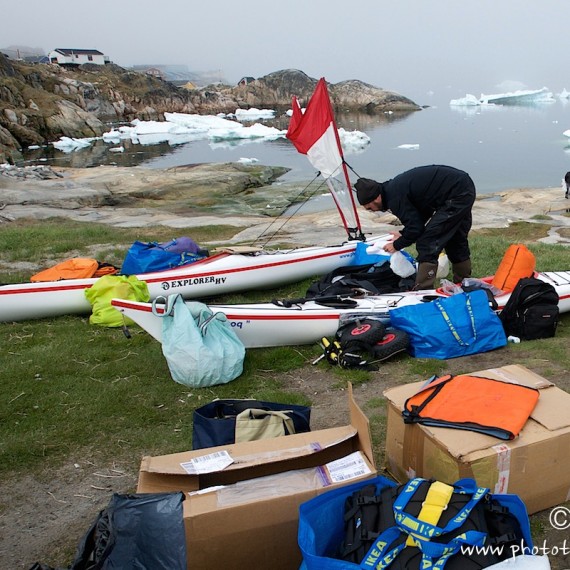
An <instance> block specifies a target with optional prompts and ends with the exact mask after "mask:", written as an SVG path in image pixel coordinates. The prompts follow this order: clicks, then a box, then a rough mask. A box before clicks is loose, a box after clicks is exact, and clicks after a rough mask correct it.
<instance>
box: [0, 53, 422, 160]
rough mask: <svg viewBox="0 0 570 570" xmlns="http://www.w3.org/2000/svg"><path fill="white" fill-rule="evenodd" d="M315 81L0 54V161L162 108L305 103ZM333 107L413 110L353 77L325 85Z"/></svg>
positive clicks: (154, 116)
mask: <svg viewBox="0 0 570 570" xmlns="http://www.w3.org/2000/svg"><path fill="white" fill-rule="evenodd" d="M316 83H317V80H316V79H313V78H311V77H309V76H308V75H306V74H305V73H303V72H302V71H299V70H296V69H287V70H282V71H277V72H275V73H271V74H269V75H266V76H264V77H260V78H258V79H256V80H254V81H252V82H251V83H249V84H248V85H245V86H236V87H230V86H223V85H212V86H208V87H204V88H201V89H195V90H190V91H188V90H185V89H182V88H178V87H176V86H174V85H172V84H170V83H167V82H165V81H162V80H160V79H157V78H155V77H151V76H149V75H145V74H141V73H137V72H134V71H130V70H126V69H123V68H122V67H119V66H117V65H113V64H110V65H105V66H100V65H92V64H89V65H82V66H80V67H79V68H76V69H65V68H62V67H60V66H58V65H50V64H27V63H23V62H16V61H12V60H8V59H7V58H6V57H4V56H3V55H2V54H1V53H0V163H2V162H13V163H17V162H18V161H19V160H20V159H21V154H20V150H21V149H22V148H27V147H28V146H31V145H36V144H46V143H48V142H52V141H54V140H58V139H59V138H60V137H61V136H68V137H77V138H81V137H95V136H100V135H101V134H103V132H105V131H106V130H108V126H107V125H106V123H109V122H113V121H131V120H133V119H135V118H138V119H142V120H161V119H163V117H164V113H165V112H178V113H200V114H215V113H220V112H224V113H233V112H234V111H235V110H236V109H237V108H245V109H247V108H250V107H257V108H268V107H269V108H274V109H276V110H285V109H288V108H290V105H291V97H292V95H293V94H294V95H297V97H298V98H299V100H300V101H301V102H302V103H306V102H307V101H308V99H309V97H310V95H311V93H312V92H313V90H314V87H315V85H316ZM329 88H330V93H331V99H332V102H333V104H334V105H335V106H339V107H342V109H343V110H346V109H348V110H355V111H356V110H358V111H365V112H368V113H376V112H382V111H406V112H409V111H415V110H419V108H420V107H419V106H418V105H416V104H415V103H414V102H413V101H411V100H410V99H407V98H406V97H403V96H401V95H399V94H397V93H393V92H390V91H385V90H384V89H380V88H378V87H374V86H372V85H369V84H367V83H363V82H361V81H357V80H351V81H343V82H341V83H337V84H331V85H330V86H329Z"/></svg>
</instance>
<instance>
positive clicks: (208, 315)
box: [152, 295, 245, 388]
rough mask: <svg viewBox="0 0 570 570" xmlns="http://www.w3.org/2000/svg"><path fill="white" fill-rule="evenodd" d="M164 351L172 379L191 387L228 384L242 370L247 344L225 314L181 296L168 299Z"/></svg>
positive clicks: (154, 310) (165, 315)
mask: <svg viewBox="0 0 570 570" xmlns="http://www.w3.org/2000/svg"><path fill="white" fill-rule="evenodd" d="M152 309H153V313H154V314H155V315H157V316H160V317H162V318H163V322H162V353H163V355H164V357H165V358H166V362H167V364H168V368H169V370H170V375H171V376H172V379H173V380H174V381H176V382H178V383H179V384H184V385H186V386H190V387H192V388H203V387H205V386H214V385H216V384H226V383H227V382H230V381H231V380H235V379H236V378H237V377H238V376H240V375H241V373H242V372H243V361H244V359H245V347H244V345H243V343H242V341H241V340H240V339H239V338H238V336H237V335H236V333H235V332H234V331H233V330H232V328H231V327H230V324H229V323H228V320H227V318H226V315H224V314H223V313H214V312H212V310H211V309H210V308H209V307H208V306H207V305H204V304H203V303H200V302H198V301H189V302H188V303H185V302H184V299H183V298H182V296H181V295H170V296H169V297H168V298H167V302H166V307H165V310H164V312H163V313H159V312H158V311H157V310H156V299H155V300H154V301H153V304H152Z"/></svg>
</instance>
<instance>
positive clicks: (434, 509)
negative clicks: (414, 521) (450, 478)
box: [406, 481, 453, 546]
mask: <svg viewBox="0 0 570 570" xmlns="http://www.w3.org/2000/svg"><path fill="white" fill-rule="evenodd" d="M452 495H453V487H452V486H451V485H446V484H445V483H442V482H441V481H434V482H433V483H432V484H431V485H430V487H429V491H428V493H427V495H426V498H425V499H424V502H423V503H422V509H421V511H420V513H419V515H418V519H419V520H420V521H422V522H426V523H430V524H434V525H435V524H437V523H438V522H439V519H440V517H441V513H443V511H444V510H445V509H447V505H448V504H449V500H450V499H451V496H452ZM406 546H419V544H418V542H417V540H416V539H415V538H414V537H413V536H412V535H410V536H408V539H407V540H406Z"/></svg>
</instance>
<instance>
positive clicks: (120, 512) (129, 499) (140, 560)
mask: <svg viewBox="0 0 570 570" xmlns="http://www.w3.org/2000/svg"><path fill="white" fill-rule="evenodd" d="M183 500H184V493H141V494H127V495H120V494H118V493H115V494H114V495H113V497H112V498H111V501H110V502H109V505H108V506H107V507H106V508H105V509H103V510H102V511H101V512H100V513H99V516H98V517H97V519H96V520H95V521H94V522H93V524H92V526H91V528H90V529H89V530H88V531H87V533H86V534H85V535H84V536H83V538H82V539H81V541H80V543H79V546H78V547H77V551H76V553H75V559H74V560H73V563H72V564H71V566H70V567H69V569H68V570H111V569H113V570H116V569H118V568H121V569H122V570H127V569H131V568H132V569H135V568H149V569H151V568H152V570H185V569H186V539H185V534H184V522H183V515H182V501H183ZM30 570H51V569H49V567H46V566H45V565H43V564H39V563H36V564H34V565H33V566H32V567H31V568H30Z"/></svg>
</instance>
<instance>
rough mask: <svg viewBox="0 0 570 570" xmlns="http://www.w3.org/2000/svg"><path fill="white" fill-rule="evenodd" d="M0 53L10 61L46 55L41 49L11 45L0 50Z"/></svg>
mask: <svg viewBox="0 0 570 570" xmlns="http://www.w3.org/2000/svg"><path fill="white" fill-rule="evenodd" d="M0 52H2V53H3V54H5V55H7V56H8V57H9V58H11V59H24V58H26V57H33V56H42V55H46V52H45V50H44V49H43V48H39V47H29V46H18V45H11V46H8V47H5V48H0Z"/></svg>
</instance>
